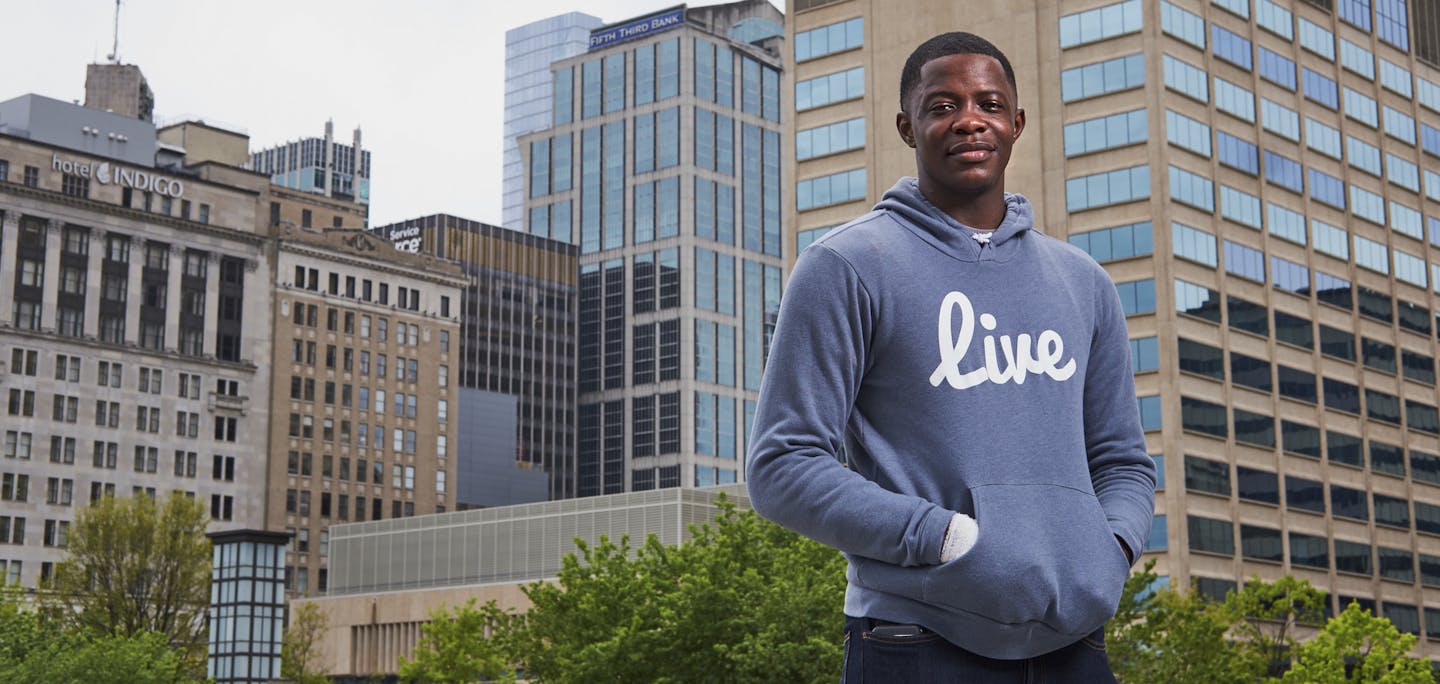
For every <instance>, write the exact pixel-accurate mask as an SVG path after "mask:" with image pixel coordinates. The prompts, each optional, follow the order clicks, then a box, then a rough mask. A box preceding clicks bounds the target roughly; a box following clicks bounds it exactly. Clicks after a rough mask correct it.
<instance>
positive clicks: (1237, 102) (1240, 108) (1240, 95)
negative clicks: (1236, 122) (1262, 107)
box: [1214, 76, 1255, 123]
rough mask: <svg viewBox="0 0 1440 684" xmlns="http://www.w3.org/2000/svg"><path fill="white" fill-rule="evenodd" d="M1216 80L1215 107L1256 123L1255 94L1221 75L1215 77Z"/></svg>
mask: <svg viewBox="0 0 1440 684" xmlns="http://www.w3.org/2000/svg"><path fill="white" fill-rule="evenodd" d="M1214 81H1215V108H1216V109H1218V110H1220V111H1222V112H1225V113H1226V114H1230V115H1231V116H1235V117H1238V118H1240V119H1244V120H1245V121H1249V122H1251V123H1254V122H1255V94H1254V93H1252V92H1250V91H1249V90H1246V89H1245V88H1242V87H1240V86H1238V85H1235V84H1234V83H1231V82H1229V81H1227V80H1225V79H1223V78H1220V77H1219V76H1216V77H1214Z"/></svg>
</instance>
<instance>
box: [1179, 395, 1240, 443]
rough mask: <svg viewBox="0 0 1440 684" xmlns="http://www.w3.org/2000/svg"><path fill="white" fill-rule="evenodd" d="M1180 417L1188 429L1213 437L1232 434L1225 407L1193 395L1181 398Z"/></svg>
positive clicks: (1222, 437) (1224, 436) (1223, 436)
mask: <svg viewBox="0 0 1440 684" xmlns="http://www.w3.org/2000/svg"><path fill="white" fill-rule="evenodd" d="M1180 418H1181V423H1182V425H1183V427H1184V429H1186V430H1192V431H1195V432H1200V433H1203V434H1207V435H1210V436H1212V437H1219V438H1221V439H1224V438H1226V437H1227V436H1228V435H1229V434H1230V430H1229V425H1228V424H1227V422H1226V420H1227V416H1226V411H1225V407H1224V406H1221V405H1219V404H1214V403H1211V402H1208V401H1202V400H1200V399H1193V398H1191V397H1181V398H1180Z"/></svg>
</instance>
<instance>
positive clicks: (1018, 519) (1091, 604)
mask: <svg viewBox="0 0 1440 684" xmlns="http://www.w3.org/2000/svg"><path fill="white" fill-rule="evenodd" d="M971 495H972V496H973V497H974V502H975V519H976V522H977V524H978V525H979V528H980V534H979V537H978V538H977V540H976V542H975V546H974V547H972V548H971V549H970V551H969V552H968V553H966V554H965V555H964V556H961V557H960V558H958V559H956V560H954V561H951V562H949V563H946V564H944V565H940V566H937V567H934V568H932V569H931V570H930V571H929V572H927V573H926V574H925V578H924V581H923V584H922V590H921V593H922V597H923V600H924V601H925V602H926V603H929V604H932V605H938V606H943V607H947V608H951V609H958V610H962V611H965V612H968V613H974V614H977V615H979V616H982V617H985V618H988V619H990V620H993V621H996V622H1001V623H1006V624H1019V623H1027V622H1040V623H1043V624H1045V625H1048V626H1049V627H1051V628H1052V629H1054V630H1056V631H1058V632H1061V633H1066V634H1088V633H1090V632H1092V631H1094V630H1095V628H1096V627H1097V626H1099V625H1100V624H1102V623H1104V622H1105V620H1107V619H1109V618H1110V616H1111V615H1113V614H1114V612H1115V607H1116V605H1117V604H1118V603H1119V601H1120V592H1121V589H1122V588H1123V587H1124V584H1125V576H1126V575H1127V574H1128V573H1129V569H1130V564H1129V563H1128V562H1126V560H1125V553H1124V551H1122V550H1121V549H1120V543H1119V542H1118V541H1117V540H1116V539H1115V536H1114V533H1113V532H1112V530H1111V528H1110V524H1109V523H1108V522H1107V521H1106V518H1105V512H1104V510H1102V509H1101V508H1100V502H1099V500H1097V499H1096V498H1095V496H1094V495H1093V494H1091V493H1089V492H1085V491H1081V490H1078V489H1072V488H1070V487H1064V486H1058V485H1050V484H1029V485H984V486H980V487H975V488H973V489H971Z"/></svg>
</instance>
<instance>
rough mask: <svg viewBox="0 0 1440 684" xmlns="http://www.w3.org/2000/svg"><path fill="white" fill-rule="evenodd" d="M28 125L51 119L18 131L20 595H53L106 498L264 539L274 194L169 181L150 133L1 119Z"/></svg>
mask: <svg viewBox="0 0 1440 684" xmlns="http://www.w3.org/2000/svg"><path fill="white" fill-rule="evenodd" d="M17 109H18V110H28V111H30V112H31V113H36V112H39V113H38V114H37V115H35V116H28V117H26V118H25V119H23V120H26V121H28V123H26V124H25V126H26V127H25V128H23V129H19V128H16V127H14V126H12V127H9V128H7V129H6V130H4V131H0V303H3V307H4V308H3V311H4V314H3V316H0V364H4V366H3V370H0V394H3V396H5V398H6V401H7V406H6V410H5V413H4V421H3V428H0V432H3V438H4V442H3V452H0V568H3V569H4V575H3V578H4V579H5V580H6V581H19V582H21V583H23V584H25V585H27V586H34V585H35V584H36V581H37V580H38V579H40V578H42V577H44V576H45V575H47V574H48V573H49V572H50V571H51V569H52V568H53V563H54V562H56V561H58V560H59V559H60V557H61V556H62V554H63V547H64V546H65V539H66V535H67V532H68V530H69V526H70V523H71V521H72V520H73V518H74V512H75V510H76V509H77V508H78V507H80V506H83V505H84V504H85V503H86V502H87V501H93V500H95V499H98V498H99V497H101V496H106V495H121V496H128V495H132V494H149V495H154V496H163V495H165V494H167V493H169V492H172V491H176V492H182V493H184V494H186V495H189V496H193V497H196V498H198V499H200V500H201V501H204V502H205V503H206V504H207V505H208V507H209V510H210V513H211V517H212V519H213V523H212V529H230V528H236V527H255V526H258V525H260V524H263V519H264V495H263V492H264V485H263V484H262V482H263V479H264V472H265V458H264V454H265V441H266V440H265V436H264V432H265V429H264V428H265V426H266V425H268V411H269V405H268V402H267V401H265V400H264V399H263V397H267V396H268V395H269V391H270V390H269V388H270V376H269V374H268V373H266V372H263V371H262V370H261V369H264V368H267V367H268V366H269V365H270V346H271V345H270V338H269V332H268V331H269V328H268V326H266V325H264V323H263V322H264V321H265V320H266V319H267V318H268V316H269V312H270V309H271V298H270V290H269V288H268V287H267V286H266V284H265V281H266V277H267V276H266V274H268V273H269V270H270V268H271V263H272V256H271V254H270V252H269V250H268V249H267V247H266V236H265V235H264V234H262V233H261V232H259V231H258V229H257V227H258V226H260V225H261V224H260V223H259V222H258V221H257V217H256V210H257V204H256V197H257V196H259V195H260V194H262V193H263V192H264V188H265V186H266V185H267V183H266V181H265V180H264V179H262V178H259V177H257V176H254V175H253V174H241V175H240V176H239V177H238V178H235V179H225V180H219V179H217V178H215V177H213V176H211V175H210V174H208V173H200V172H186V171H182V170H181V169H180V168H178V167H166V166H157V165H156V161H155V160H156V159H157V155H156V149H157V148H156V146H155V132H154V128H153V125H151V124H149V123H148V122H141V121H138V120H137V119H128V118H125V117H121V116H120V115H117V114H110V113H107V112H103V111H99V110H94V109H87V108H84V107H80V106H78V105H71V104H67V103H62V102H58V101H55V100H49V99H47V98H42V97H40V96H37V95H27V96H24V97H21V98H17V99H15V100H10V101H7V102H5V103H0V110H3V111H5V112H6V116H5V118H6V120H7V121H10V122H15V121H19V120H22V119H20V118H17V117H13V116H11V114H13V113H14V112H15V111H16V110H17ZM136 124H139V125H142V126H145V127H148V130H147V131H140V132H136V131H135V130H132V129H131V128H129V127H132V126H134V125H136ZM76 132H79V133H80V135H82V137H84V138H87V139H88V140H84V141H80V142H78V143H76V142H71V143H70V144H69V145H65V144H56V142H49V141H58V142H66V141H69V140H70V138H68V137H67V136H71V135H72V134H75V133H76ZM146 145H148V147H144V146H146ZM96 147H99V148H111V147H113V148H114V149H116V150H124V149H129V150H130V151H129V152H125V153H124V154H120V153H116V154H106V153H104V150H95V149H94V148H96ZM144 150H148V151H149V154H148V157H147V156H146V155H144V154H141V152H143V151H144ZM147 160H148V161H147Z"/></svg>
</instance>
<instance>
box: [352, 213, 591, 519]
mask: <svg viewBox="0 0 1440 684" xmlns="http://www.w3.org/2000/svg"><path fill="white" fill-rule="evenodd" d="M375 233H376V234H377V235H380V236H382V237H384V238H385V239H387V240H389V241H390V242H391V243H392V244H394V245H395V246H396V248H397V249H399V250H401V251H410V252H417V253H420V254H427V255H433V256H436V257H439V258H441V259H444V260H447V261H451V262H455V263H457V264H459V266H460V268H461V269H462V270H463V271H464V274H465V278H466V281H465V285H464V290H463V294H462V296H461V302H460V339H459V341H458V344H459V345H460V349H459V355H458V357H457V359H458V367H459V383H460V387H462V388H464V389H465V390H467V391H466V392H463V393H462V395H461V400H462V401H463V402H467V405H466V406H463V407H462V412H463V413H464V414H465V415H471V414H472V412H473V411H481V410H484V411H494V410H498V409H499V408H500V403H497V402H500V401H501V400H499V399H498V398H496V397H494V396H487V395H491V394H499V395H506V396H510V397H514V398H515V400H514V402H513V404H512V408H513V411H514V412H515V415H514V416H513V417H512V418H511V419H510V421H509V422H508V424H509V425H512V426H513V430H512V433H511V434H509V435H494V436H491V437H489V438H486V443H484V444H478V443H477V444H471V443H462V444H461V445H460V449H461V453H462V454H463V455H462V459H463V461H462V463H464V464H468V465H472V466H475V467H474V468H469V469H468V471H469V472H463V473H462V476H463V477H465V478H466V480H467V481H466V482H464V483H462V484H461V485H460V486H459V491H460V492H471V491H474V492H482V491H484V492H489V494H486V495H484V496H478V497H476V498H473V499H469V500H461V501H458V502H457V503H459V504H460V505H461V506H462V507H464V506H484V505H496V504H498V503H505V502H513V503H518V501H516V500H515V499H511V498H508V496H509V495H504V496H499V495H497V494H496V493H497V492H499V491H500V490H497V489H494V488H492V487H491V485H492V484H493V483H484V484H479V485H477V484H476V483H474V482H470V481H469V480H470V479H471V477H472V475H473V476H474V477H480V478H499V479H502V480H506V481H515V482H517V483H518V482H525V481H527V480H528V476H527V475H524V474H519V473H515V472H513V471H514V470H515V468H517V467H518V468H520V469H522V470H527V469H528V470H534V471H536V472H543V473H544V474H546V475H547V476H548V478H549V482H548V484H547V485H546V486H545V487H544V489H543V491H544V492H545V494H546V496H547V497H548V498H551V499H565V498H570V497H573V496H575V491H576V489H575V488H576V475H575V473H576V466H575V397H576V393H575V377H576V371H575V331H576V321H577V317H576V308H575V305H576V286H575V283H576V278H577V276H578V270H579V269H578V267H577V265H576V249H575V246H574V245H571V244H568V243H566V242H562V241H559V240H551V239H549V238H545V237H538V236H534V235H527V234H525V233H523V232H518V231H513V230H508V229H505V228H501V227H498V226H492V225H488V224H484V223H479V222H477V221H470V220H467V219H463V218H458V217H455V216H448V215H445V214H436V215H433V216H425V217H422V218H417V219H412V220H409V221H404V222H401V223H396V224H392V225H388V226H381V227H379V228H376V229H375ZM468 390H475V391H476V392H474V393H471V392H469V391H468ZM472 403H473V405H470V404H472ZM495 421H501V422H503V421H502V420H501V418H500V417H498V416H497V417H493V420H487V423H488V424H489V425H490V426H491V427H499V425H500V423H499V422H495ZM477 427H478V425H475V424H472V425H469V426H467V428H466V430H467V432H466V433H465V434H464V436H465V437H466V438H467V439H468V438H471V437H480V435H479V434H478V432H475V430H476V428H477ZM501 441H503V442H505V443H508V444H510V445H512V447H513V448H512V456H511V458H510V459H509V463H508V464H506V463H504V462H503V460H502V459H501V458H500V457H499V455H498V454H497V453H496V452H495V450H496V447H497V446H498V442H501ZM482 463H483V464H485V465H483V466H481V464H482ZM462 468H464V466H462ZM486 473H488V474H486ZM517 486H518V487H519V488H520V489H521V490H523V491H525V492H530V491H533V490H532V489H531V488H530V487H529V485H526V484H520V485H517ZM497 496H498V498H497ZM525 496H526V497H528V494H527V495H525ZM522 498H525V497H522ZM542 498H544V497H542Z"/></svg>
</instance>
